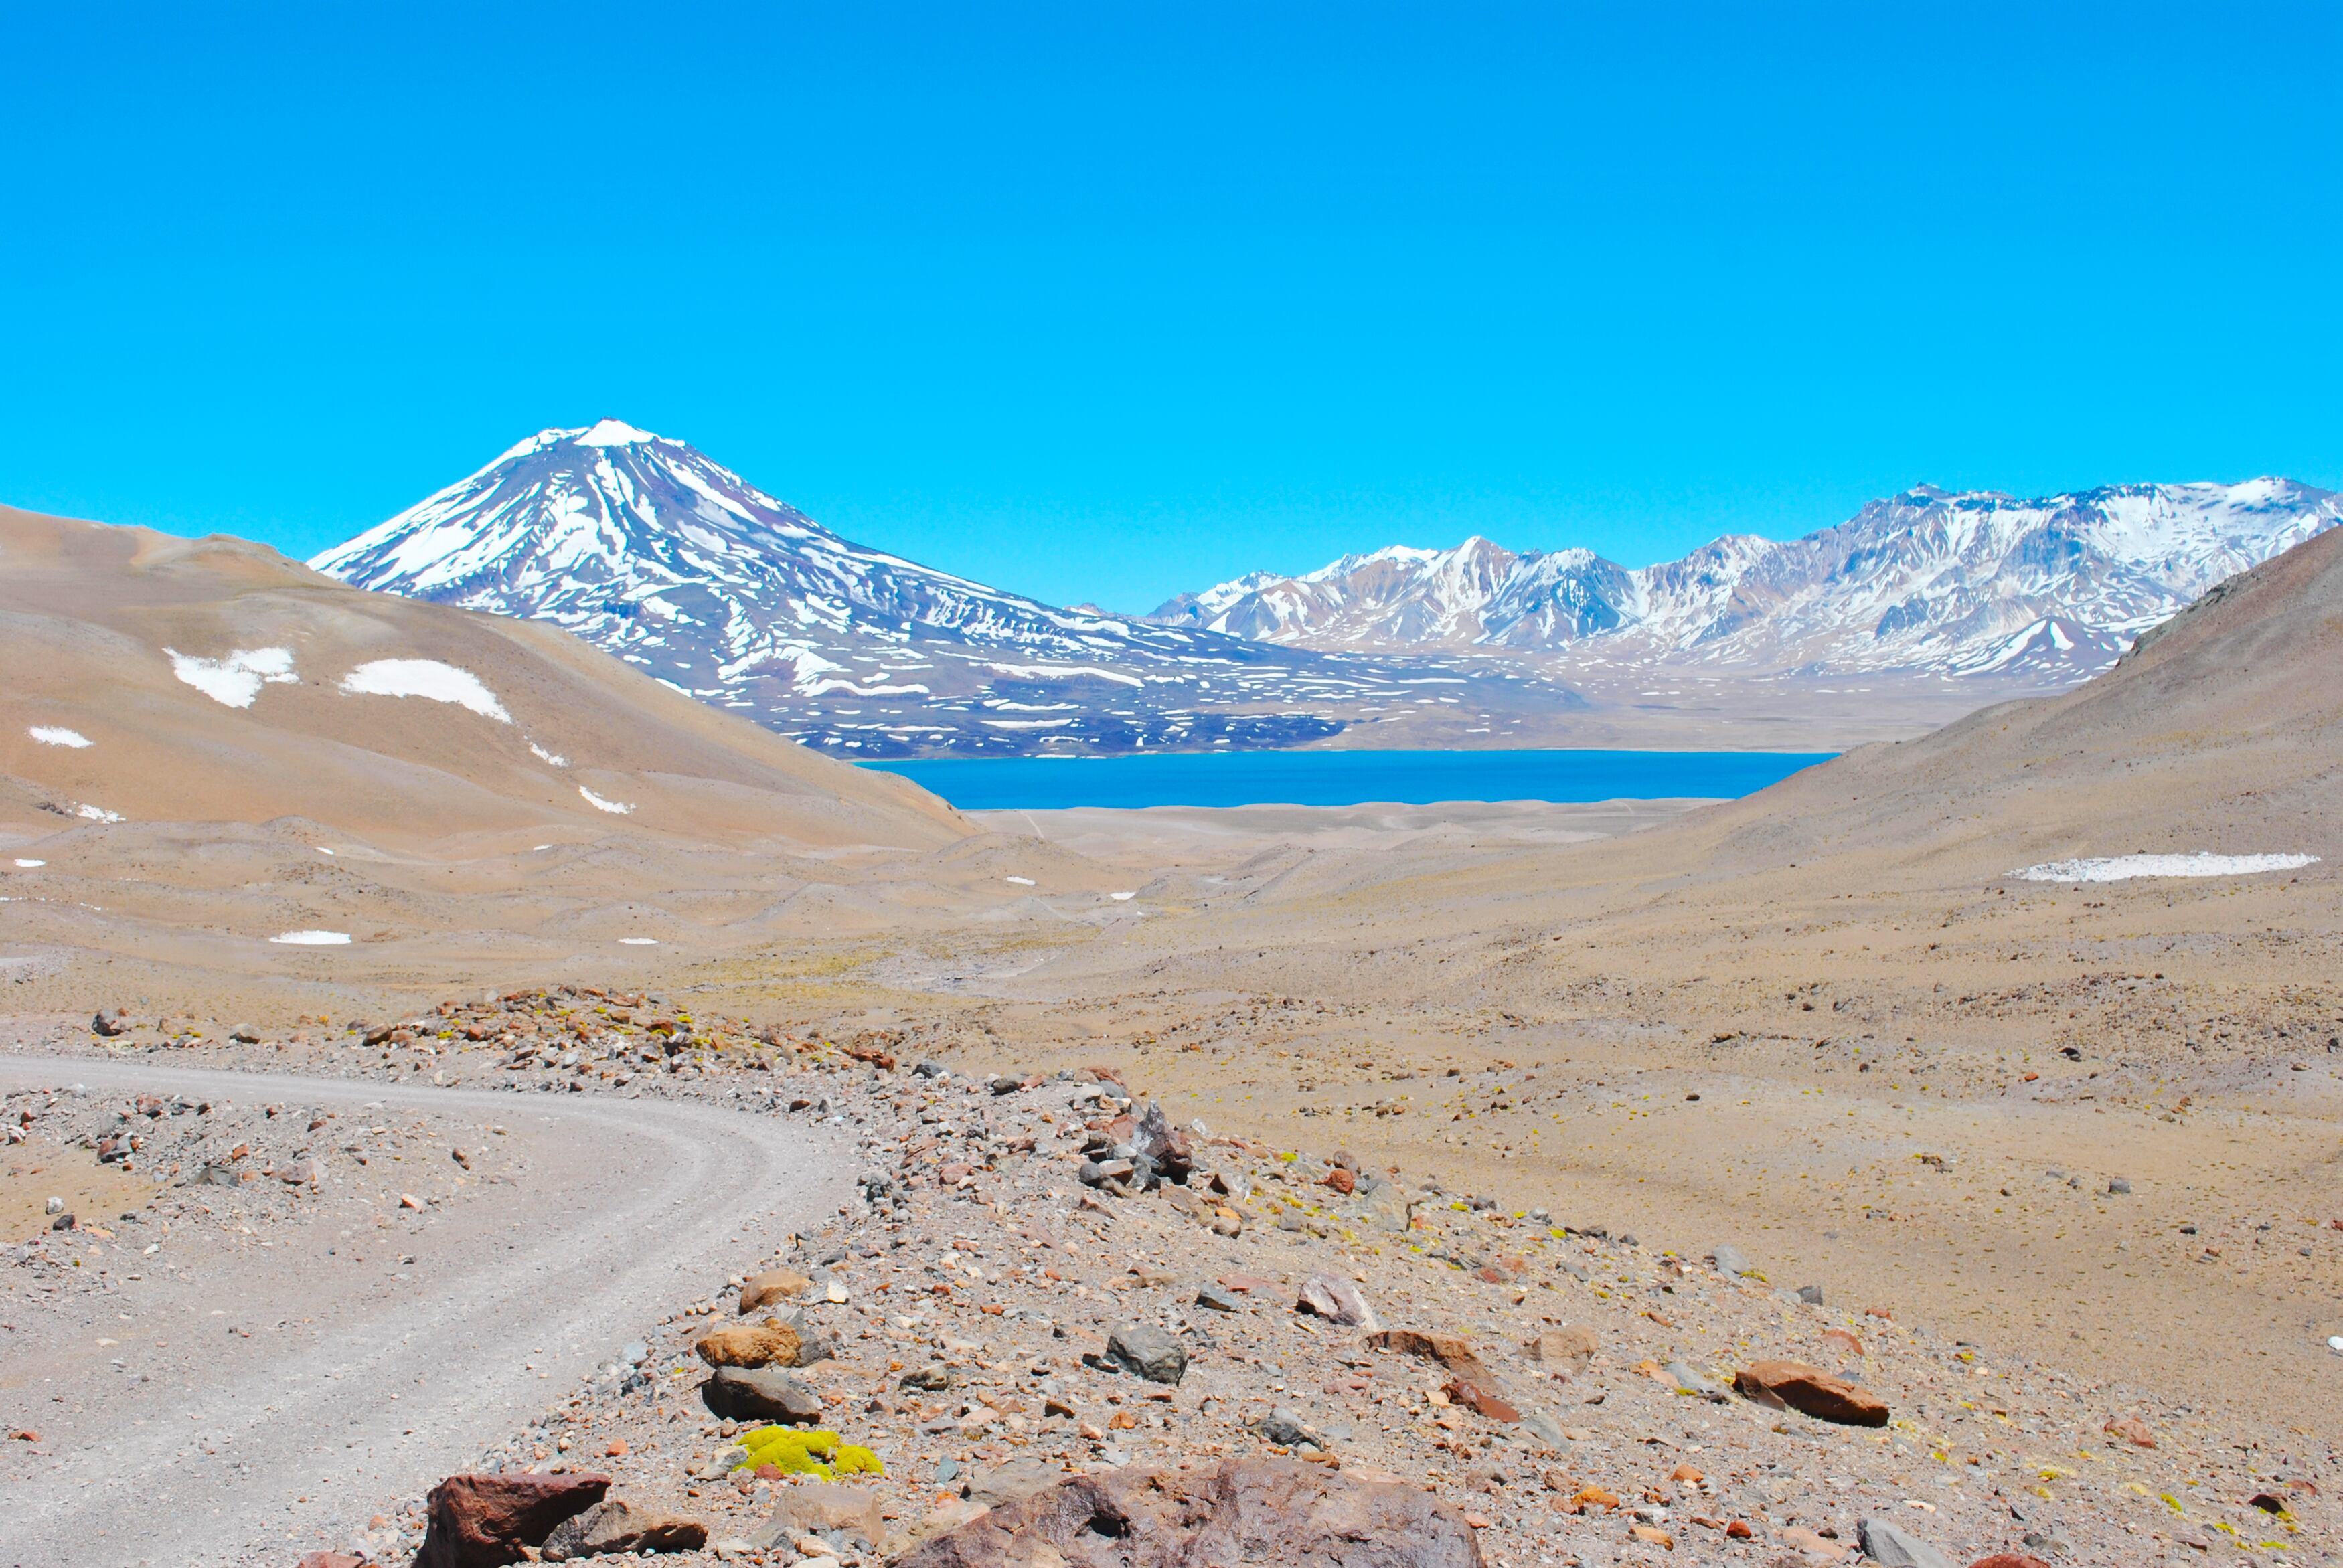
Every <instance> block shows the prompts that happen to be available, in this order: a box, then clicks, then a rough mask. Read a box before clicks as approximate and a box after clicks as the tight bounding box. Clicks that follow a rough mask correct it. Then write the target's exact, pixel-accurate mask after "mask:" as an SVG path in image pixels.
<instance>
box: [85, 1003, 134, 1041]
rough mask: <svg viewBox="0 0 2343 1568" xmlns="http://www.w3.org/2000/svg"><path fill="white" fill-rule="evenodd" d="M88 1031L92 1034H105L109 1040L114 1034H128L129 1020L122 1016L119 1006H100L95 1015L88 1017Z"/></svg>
mask: <svg viewBox="0 0 2343 1568" xmlns="http://www.w3.org/2000/svg"><path fill="white" fill-rule="evenodd" d="M89 1031H90V1032H91V1033H92V1034H102V1035H105V1036H106V1038H107V1039H109V1040H111V1039H113V1038H114V1037H115V1036H116V1035H119V1034H128V1033H129V1032H130V1021H129V1020H127V1019H126V1018H124V1017H123V1016H122V1010H121V1009H120V1008H113V1007H102V1008H100V1009H98V1010H97V1012H96V1016H94V1017H92V1018H91V1019H90V1020H89Z"/></svg>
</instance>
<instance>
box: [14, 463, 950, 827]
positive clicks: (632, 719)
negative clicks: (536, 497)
mask: <svg viewBox="0 0 2343 1568" xmlns="http://www.w3.org/2000/svg"><path fill="white" fill-rule="evenodd" d="M0 665H5V668H7V670H8V672H9V678H8V680H7V682H6V685H5V690H0V778H5V784H0V820H8V821H12V822H15V823H18V824H23V825H27V826H30V825H34V824H37V823H39V822H40V820H41V819H42V818H43V816H48V817H49V818H50V819H52V820H54V819H55V816H56V815H57V814H59V813H63V814H65V816H66V817H67V819H75V818H76V817H78V818H79V819H85V820H102V819H106V815H107V814H111V815H113V816H118V817H120V818H122V819H126V820H129V821H132V822H139V823H149V822H158V821H171V822H218V823H265V822H268V821H271V820H273V819H280V818H301V819H307V821H309V822H312V823H316V824H318V825H320V826H322V827H325V828H327V829H334V830H337V831H339V832H343V833H348V834H355V835H357V836H359V837H362V838H364V839H367V840H368V841H370V842H373V843H377V844H384V845H397V844H407V845H412V844H416V843H418V842H421V841H423V840H426V839H432V840H442V841H444V840H450V839H458V838H462V837H465V836H471V837H473V838H475V839H478V840H481V841H489V840H511V841H516V842H518V841H520V840H522V839H529V838H531V837H532V836H533V837H534V838H535V839H542V838H543V837H545V835H546V831H547V830H548V829H558V828H568V829H588V830H593V831H600V830H604V829H610V828H613V827H618V826H621V825H623V826H624V827H625V828H626V829H629V830H631V831H632V832H634V833H636V834H639V835H656V836H667V837H673V838H677V839H696V840H704V841H724V842H740V841H745V840H753V839H778V840H783V841H788V842H793V843H798V844H803V845H807V846H814V847H838V846H845V845H855V844H871V845H888V846H899V847H908V848H920V847H926V846H930V845H935V844H940V843H944V842H948V841H950V840H951V839H955V838H957V837H959V836H960V834H961V833H963V832H964V831H965V830H966V829H965V828H964V827H963V825H962V824H961V823H960V821H959V819H957V817H956V816H955V814H954V813H952V812H951V811H950V809H948V808H946V807H944V806H943V805H942V804H941V803H940V802H939V801H937V800H935V799H933V798H932V797H930V796H928V795H926V794H925V793H923V792H922V791H920V790H918V789H914V788H912V787H910V786H909V785H907V784H905V783H903V782H901V781H900V780H899V779H892V778H889V777H885V776H881V775H874V774H870V773H866V772H861V771H858V770H855V769H850V768H847V767H844V766H841V765H840V764H836V763H833V762H830V761H829V760H828V759H824V758H820V757H817V756H815V755H813V754H812V753H810V752H809V751H807V750H805V749H803V748H801V747H797V746H793V745H790V744H789V743H788V742H786V741H783V740H781V739H778V738H776V737H774V736H772V735H770V734H769V733H767V732H766V731H764V730H762V729H758V728H757V727H756V726H754V725H752V724H749V723H748V722H747V721H745V720H740V719H730V718H728V717H725V716H724V715H721V714H719V713H717V712H714V711H711V710H710V709H708V708H705V707H703V706H702V705H700V704H699V703H697V702H695V701H693V700H691V699H689V698H687V697H684V696H682V695H681V694H679V693H677V692H675V691H672V690H669V689H667V688H665V687H663V686H661V685H659V683H658V682H656V681H654V680H651V679H649V678H648V677H645V676H642V675H639V674H637V673H635V672H634V671H632V670H630V669H629V668H627V667H626V666H625V665H623V664H620V663H619V662H618V661H617V660H615V659H612V658H608V657H607V656H605V655H603V654H600V653H598V652H595V651H593V650H592V649H589V648H586V647H585V646H584V645H583V644H580V643H578V642H577V641H575V640H574V639H572V638H568V637H567V636H565V635H564V634H562V633H560V632H558V631H556V630H554V629H552V628H547V627H541V626H535V625H530V624H528V623H525V622H519V621H511V620H503V619H498V618H491V617H488V616H480V615H472V614H468V613H465V612H463V611H459V610H451V609H447V608H441V607H438V606H435V605H428V604H422V603H418V602H415V601H412V600H407V599H399V598H389V597H387V596H383V595H377V594H368V593H362V592H359V591H357V590H356V589H353V588H347V587H344V586H343V585H341V584H339V583H336V582H334V581H332V580H330V579H328V578H323V577H320V576H318V575H317V574H316V573H314V572H311V571H310V570H308V569H307V568H305V567H302V566H300V565H298V564H297V563H295V562H292V561H288V560H287V559H286V558H283V557H282V556H279V555H278V554H277V552H276V551H274V550H271V549H269V548H266V547H265V546H260V545H254V544H248V543H246V542H244V541H241V540H236V539H231V538H220V537H215V538H206V539H196V540H184V539H176V538H168V537H166V536H164V535H161V534H156V533H152V532H149V531H147V530H146V529H142V528H112V527H106V526H104V525H100V524H95V523H83V522H75V521H70V520H67V519H64V518H46V517H40V516H36V515H35V514H32V513H27V512H21V511H15V510H10V509H5V508H0ZM556 759H558V760H556Z"/></svg>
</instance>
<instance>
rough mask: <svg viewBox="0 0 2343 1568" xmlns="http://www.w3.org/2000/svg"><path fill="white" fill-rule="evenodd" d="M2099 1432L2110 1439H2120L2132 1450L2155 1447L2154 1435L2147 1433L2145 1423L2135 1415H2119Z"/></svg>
mask: <svg viewBox="0 0 2343 1568" xmlns="http://www.w3.org/2000/svg"><path fill="white" fill-rule="evenodd" d="M2099 1430H2100V1431H2102V1432H2106V1433H2107V1435H2108V1436H2110V1437H2119V1438H2122V1439H2123V1440H2124V1441H2125V1442H2128V1443H2130V1444H2131V1445H2132V1446H2133V1447H2134V1448H2154V1447H2155V1446H2156V1433H2154V1432H2150V1431H2148V1430H2147V1422H2144V1421H2142V1420H2140V1419H2139V1417H2137V1416H2136V1415H2119V1416H2117V1417H2116V1418H2115V1420H2113V1421H2111V1422H2107V1425H2105V1426H2103V1427H2101V1428H2100V1429H2099Z"/></svg>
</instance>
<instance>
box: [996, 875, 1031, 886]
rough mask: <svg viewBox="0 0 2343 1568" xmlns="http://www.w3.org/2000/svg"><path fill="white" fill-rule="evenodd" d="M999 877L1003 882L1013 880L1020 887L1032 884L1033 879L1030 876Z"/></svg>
mask: <svg viewBox="0 0 2343 1568" xmlns="http://www.w3.org/2000/svg"><path fill="white" fill-rule="evenodd" d="M1001 880H1002V881H1004V882H1014V883H1016V884H1017V885H1018V886H1019V887H1021V888H1030V887H1031V886H1032V885H1033V879H1032V878H1031V877H1003V878H1001Z"/></svg>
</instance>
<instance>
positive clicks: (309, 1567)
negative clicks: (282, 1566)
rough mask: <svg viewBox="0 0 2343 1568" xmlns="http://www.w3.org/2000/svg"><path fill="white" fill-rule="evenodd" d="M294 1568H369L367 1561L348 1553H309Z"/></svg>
mask: <svg viewBox="0 0 2343 1568" xmlns="http://www.w3.org/2000/svg"><path fill="white" fill-rule="evenodd" d="M294 1568H367V1560H366V1559H365V1558H363V1557H354V1556H352V1555H351V1554H350V1553H347V1552H307V1553H303V1554H302V1557H301V1561H300V1562H299V1563H296V1564H295V1565H294Z"/></svg>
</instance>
